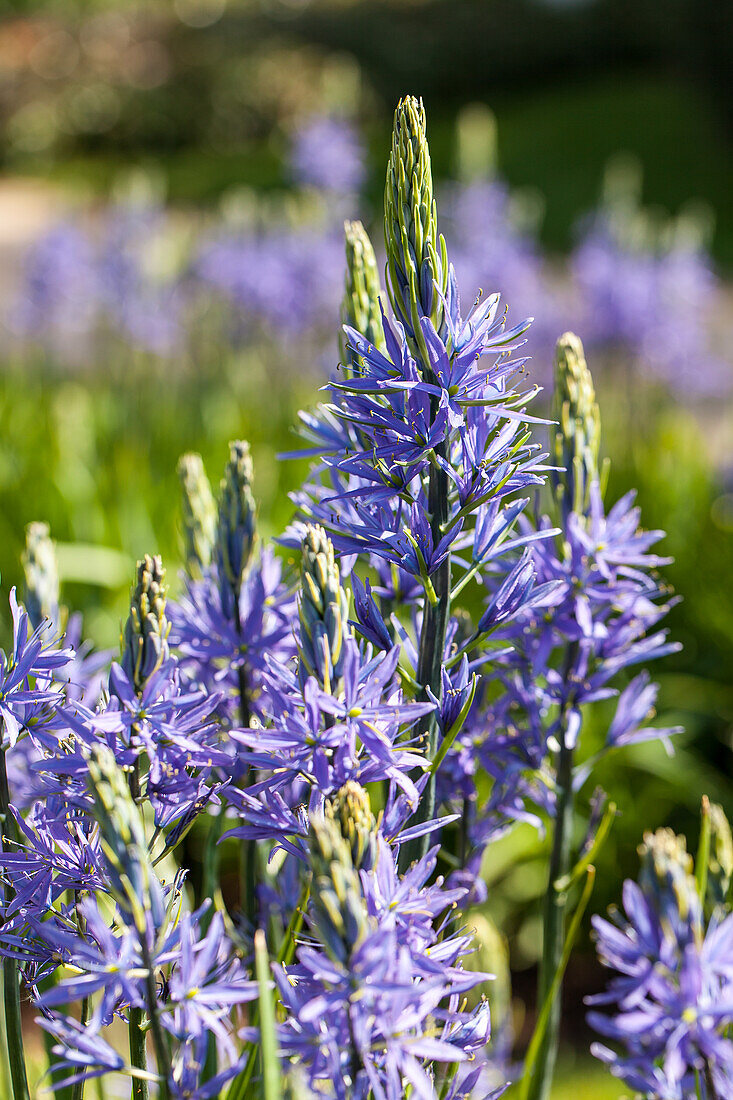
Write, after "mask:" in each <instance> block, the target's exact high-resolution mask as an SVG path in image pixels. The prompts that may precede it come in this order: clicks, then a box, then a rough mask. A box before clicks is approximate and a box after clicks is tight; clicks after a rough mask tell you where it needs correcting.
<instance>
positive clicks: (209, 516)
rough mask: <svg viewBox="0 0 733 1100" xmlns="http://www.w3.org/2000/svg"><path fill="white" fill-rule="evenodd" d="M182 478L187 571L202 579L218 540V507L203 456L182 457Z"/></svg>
mask: <svg viewBox="0 0 733 1100" xmlns="http://www.w3.org/2000/svg"><path fill="white" fill-rule="evenodd" d="M178 478H179V481H180V483H181V513H182V520H183V524H182V526H183V556H184V561H185V565H186V572H187V573H188V575H189V576H190V577H200V576H201V574H202V573H203V572H204V570H205V569H208V567H209V565H210V564H211V558H212V555H213V552H214V543H215V541H216V504H215V502H214V496H213V493H212V492H211V485H210V484H209V479H208V478H207V476H206V470H205V469H204V463H203V459H202V458H201V455H199V454H185V455H181V457H180V458H179V460H178Z"/></svg>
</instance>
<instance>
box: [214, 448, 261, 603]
mask: <svg viewBox="0 0 733 1100" xmlns="http://www.w3.org/2000/svg"><path fill="white" fill-rule="evenodd" d="M252 478H253V468H252V458H251V455H250V452H249V444H248V443H246V442H245V441H244V440H237V441H235V442H234V443H230V444H229V462H228V463H227V466H226V470H225V471H224V477H223V479H222V482H221V496H220V499H219V520H218V527H217V535H216V557H217V564H218V567H219V588H220V592H221V599H222V607H223V609H224V613H225V614H226V615H227V617H228V618H230V619H233V618H234V617H235V612H236V609H237V606H238V603H239V594H240V592H241V589H242V581H243V580H244V577H245V574H246V572H247V568H248V566H249V563H250V559H251V557H252V550H253V549H254V542H255V532H256V506H255V499H254V496H253V493H252Z"/></svg>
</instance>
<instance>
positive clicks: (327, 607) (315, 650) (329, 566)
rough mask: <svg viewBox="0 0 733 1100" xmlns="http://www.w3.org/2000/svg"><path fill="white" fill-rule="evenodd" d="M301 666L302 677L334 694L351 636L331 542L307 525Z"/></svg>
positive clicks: (346, 600) (302, 575) (346, 602)
mask: <svg viewBox="0 0 733 1100" xmlns="http://www.w3.org/2000/svg"><path fill="white" fill-rule="evenodd" d="M300 583H301V595H300V603H299V605H298V615H299V618H300V666H301V672H302V673H304V674H305V676H315V677H316V679H317V680H318V682H319V684H321V686H322V687H324V688H325V690H326V691H331V692H334V693H335V692H336V691H337V690H338V681H339V679H340V678H341V671H342V665H343V657H344V641H345V639H346V638H347V637H349V635H350V633H351V632H350V630H349V627H348V620H349V598H348V596H347V595H346V592H345V591H344V588H343V585H342V584H341V574H340V573H339V568H338V565H337V564H336V559H335V556H334V552H333V543H332V542H331V540H330V539H329V538H328V536H327V535H326V532H325V531H324V530H323V528H322V527H313V526H310V525H309V526H308V528H307V530H306V536H305V538H304V539H303V558H302V563H301V570H300Z"/></svg>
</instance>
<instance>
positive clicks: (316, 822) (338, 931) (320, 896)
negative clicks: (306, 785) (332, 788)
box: [308, 814, 368, 963]
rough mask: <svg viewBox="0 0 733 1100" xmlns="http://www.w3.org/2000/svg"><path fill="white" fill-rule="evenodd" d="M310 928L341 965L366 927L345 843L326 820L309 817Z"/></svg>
mask: <svg viewBox="0 0 733 1100" xmlns="http://www.w3.org/2000/svg"><path fill="white" fill-rule="evenodd" d="M308 851H309V861H310V867H311V871H312V874H313V878H312V882H311V901H312V906H313V918H312V921H313V924H314V927H315V930H316V932H317V933H318V935H319V937H320V939H321V942H322V943H323V946H324V947H325V949H326V951H327V953H328V954H329V955H330V956H331V958H332V959H334V960H336V961H338V962H341V963H344V962H346V960H347V959H348V958H349V956H350V955H351V952H352V951H353V949H354V947H356V945H357V944H358V943H359V941H360V940H361V938H362V936H363V935H364V934H365V932H366V930H367V927H368V916H367V912H366V907H365V905H364V896H363V894H362V889H361V880H360V879H359V873H358V871H357V870H356V869H355V867H354V863H353V860H352V858H351V849H350V847H349V843H348V841H347V840H345V839H344V837H343V836H342V834H341V829H340V828H339V825H338V823H337V822H336V821H335V820H334V819H333V818H332V817H330V816H325V815H315V814H314V815H313V817H312V818H311V822H310V833H309V837H308Z"/></svg>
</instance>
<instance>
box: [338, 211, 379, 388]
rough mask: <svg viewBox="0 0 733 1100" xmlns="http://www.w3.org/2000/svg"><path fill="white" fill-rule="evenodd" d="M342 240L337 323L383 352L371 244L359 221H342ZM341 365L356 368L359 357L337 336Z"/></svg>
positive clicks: (375, 261) (377, 277)
mask: <svg viewBox="0 0 733 1100" xmlns="http://www.w3.org/2000/svg"><path fill="white" fill-rule="evenodd" d="M344 234H345V239H346V287H345V291H344V298H343V302H342V304H341V320H342V322H343V324H345V325H350V326H351V327H352V328H355V329H356V330H357V332H360V333H361V334H362V336H364V337H366V339H367V340H369V342H370V343H371V344H373V345H374V346H375V347H376V348H377V349H378V350H379V351H384V350H385V345H384V330H383V328H382V313H381V310H380V308H379V296H380V294H381V293H382V287H381V285H380V282H379V269H378V267H377V260H376V257H375V255H374V249H373V248H372V242H371V241H370V240H369V235H368V233H367V231H366V230H365V228H364V226H363V225H362V224H361V222H344ZM341 362H342V363H343V364H344V366H345V367H352V368H353V367H354V366H358V365H359V362H360V357H359V356H357V355H356V354H355V353H354V352H353V351H351V349H349V348H348V347H347V344H346V340H345V338H344V334H343V332H342V334H341Z"/></svg>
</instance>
